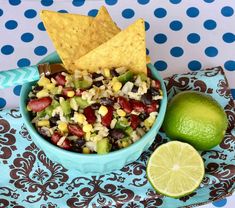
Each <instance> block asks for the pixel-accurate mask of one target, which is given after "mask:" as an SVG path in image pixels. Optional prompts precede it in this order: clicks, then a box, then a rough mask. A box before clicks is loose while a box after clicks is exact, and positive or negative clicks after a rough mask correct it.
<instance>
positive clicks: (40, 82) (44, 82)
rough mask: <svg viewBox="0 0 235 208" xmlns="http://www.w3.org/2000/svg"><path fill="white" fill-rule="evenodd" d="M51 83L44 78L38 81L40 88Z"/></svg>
mask: <svg viewBox="0 0 235 208" xmlns="http://www.w3.org/2000/svg"><path fill="white" fill-rule="evenodd" d="M50 83H51V81H50V80H49V79H48V78H46V77H44V76H42V77H41V78H40V79H39V81H38V85H39V86H46V85H48V84H50Z"/></svg>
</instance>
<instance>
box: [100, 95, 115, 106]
mask: <svg viewBox="0 0 235 208" xmlns="http://www.w3.org/2000/svg"><path fill="white" fill-rule="evenodd" d="M100 104H101V105H114V101H113V100H112V99H111V98H107V97H102V98H100Z"/></svg>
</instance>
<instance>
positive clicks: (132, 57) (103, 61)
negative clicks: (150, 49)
mask: <svg viewBox="0 0 235 208" xmlns="http://www.w3.org/2000/svg"><path fill="white" fill-rule="evenodd" d="M75 65H76V66H77V68H78V69H81V70H88V71H91V72H95V71H97V70H99V69H102V68H109V69H111V68H113V67H122V66H125V67H128V68H129V69H130V70H132V71H134V72H137V73H139V72H144V73H147V69H146V48H145V28H144V20H143V19H138V20H137V21H136V22H135V23H133V24H132V25H130V26H129V27H128V28H126V29H125V30H123V31H121V32H120V33H118V34H117V35H115V36H114V37H113V38H112V39H110V40H108V41H107V42H105V43H103V44H102V45H100V46H98V47H97V48H95V49H94V50H92V51H90V52H89V53H87V54H86V55H84V56H83V57H81V58H80V59H78V60H75Z"/></svg>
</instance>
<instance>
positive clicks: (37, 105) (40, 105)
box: [28, 97, 52, 112]
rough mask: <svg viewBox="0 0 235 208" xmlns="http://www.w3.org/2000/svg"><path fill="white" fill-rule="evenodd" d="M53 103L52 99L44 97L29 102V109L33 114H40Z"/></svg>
mask: <svg viewBox="0 0 235 208" xmlns="http://www.w3.org/2000/svg"><path fill="white" fill-rule="evenodd" d="M51 102H52V99H51V97H43V98H38V99H35V100H30V101H29V102H28V107H29V109H30V110H32V111H33V112H40V111H42V110H44V109H45V108H46V107H48V106H49V105H50V104H51Z"/></svg>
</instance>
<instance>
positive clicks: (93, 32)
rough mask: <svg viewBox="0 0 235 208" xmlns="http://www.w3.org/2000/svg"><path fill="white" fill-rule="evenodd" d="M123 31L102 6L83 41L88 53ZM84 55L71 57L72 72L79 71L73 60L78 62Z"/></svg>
mask: <svg viewBox="0 0 235 208" xmlns="http://www.w3.org/2000/svg"><path fill="white" fill-rule="evenodd" d="M120 31H121V30H120V29H119V28H118V27H117V25H116V24H115V23H114V22H113V20H112V18H111V16H110V15H109V13H108V11H107V9H106V8H105V7H104V6H102V7H101V8H100V9H99V12H98V14H97V16H96V17H95V18H94V20H93V21H92V23H91V26H90V28H89V31H88V33H87V34H86V37H88V38H86V39H83V41H84V43H85V42H86V43H85V45H86V46H87V52H86V53H88V52H90V51H91V50H93V49H94V48H96V47H98V46H99V45H101V44H103V43H104V42H106V41H107V40H109V39H110V38H112V37H113V36H114V35H116V34H118V33H119V32H120ZM82 55H85V54H81V53H77V52H75V54H74V56H73V57H71V61H72V63H71V65H69V66H68V69H69V70H70V71H74V70H76V69H77V66H76V65H74V64H73V63H74V61H73V60H78V59H79V58H80V57H81V56H82Z"/></svg>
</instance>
